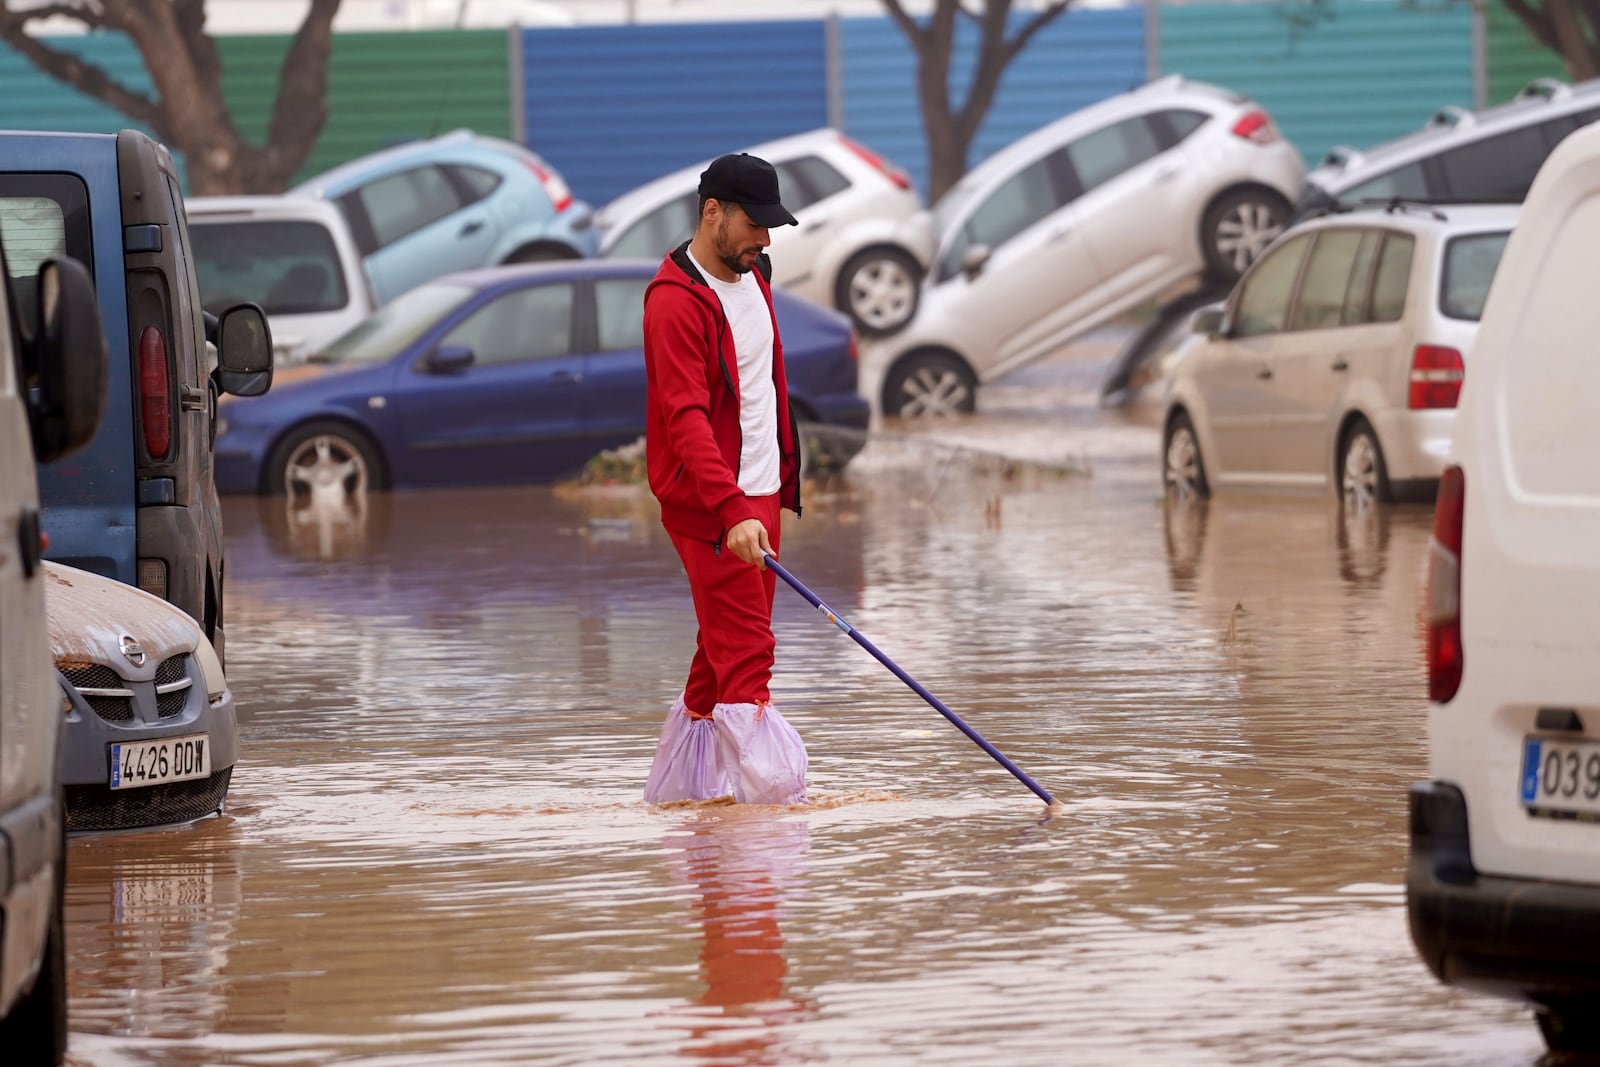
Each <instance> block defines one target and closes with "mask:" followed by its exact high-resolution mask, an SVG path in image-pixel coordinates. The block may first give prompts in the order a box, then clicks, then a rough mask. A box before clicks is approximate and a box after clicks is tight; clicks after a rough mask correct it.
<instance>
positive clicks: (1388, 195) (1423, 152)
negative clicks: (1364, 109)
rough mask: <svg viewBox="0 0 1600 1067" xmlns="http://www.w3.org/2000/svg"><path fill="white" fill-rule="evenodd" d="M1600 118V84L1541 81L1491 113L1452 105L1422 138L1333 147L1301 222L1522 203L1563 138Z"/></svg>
mask: <svg viewBox="0 0 1600 1067" xmlns="http://www.w3.org/2000/svg"><path fill="white" fill-rule="evenodd" d="M1597 118H1600V79H1595V80H1592V81H1586V82H1579V83H1578V84H1577V85H1567V84H1565V83H1563V82H1558V81H1553V80H1551V79H1549V78H1541V79H1539V80H1537V81H1534V82H1531V83H1529V84H1528V85H1527V86H1526V87H1525V88H1524V89H1523V90H1522V91H1521V92H1519V93H1518V94H1517V95H1516V97H1515V98H1513V99H1512V100H1511V101H1510V102H1508V103H1505V104H1501V105H1500V106H1498V107H1492V108H1488V109H1487V110H1484V111H1478V112H1473V111H1468V110H1466V109H1465V108H1461V107H1455V106H1446V107H1442V108H1440V109H1439V110H1438V111H1436V112H1435V113H1434V114H1433V116H1432V117H1431V118H1430V119H1429V120H1428V122H1427V124H1426V125H1425V126H1424V127H1423V128H1422V129H1420V130H1418V131H1416V132H1415V133H1410V134H1407V135H1405V136H1404V137H1400V138H1396V139H1395V140H1393V141H1386V142H1385V143H1383V144H1380V145H1377V146H1374V147H1372V148H1368V149H1366V150H1364V151H1362V150H1358V149H1354V148H1350V147H1347V146H1344V145H1340V146H1338V147H1335V148H1332V149H1330V150H1329V151H1328V152H1327V154H1326V155H1324V156H1323V159H1322V162H1321V163H1319V164H1318V165H1317V167H1316V168H1315V169H1314V170H1312V171H1311V173H1310V174H1307V175H1306V184H1305V188H1304V189H1303V190H1302V191H1301V194H1300V201H1299V203H1298V204H1297V205H1296V215H1297V216H1301V217H1303V216H1307V215H1311V214H1314V213H1316V212H1318V211H1326V210H1328V209H1329V208H1332V207H1335V206H1341V205H1342V206H1347V207H1348V206H1354V205H1357V204H1361V203H1363V202H1367V203H1370V202H1373V201H1386V200H1389V199H1392V198H1395V197H1405V198H1410V199H1420V200H1430V201H1433V202H1435V203H1444V202H1455V203H1463V202H1477V203H1507V204H1515V203H1521V202H1522V199H1523V197H1525V196H1527V195H1528V186H1529V185H1531V184H1532V183H1533V176H1534V174H1535V173H1537V171H1538V170H1539V167H1540V165H1541V164H1543V163H1544V161H1545V158H1546V157H1547V156H1549V154H1550V152H1551V150H1552V149H1554V148H1555V146H1556V145H1557V144H1559V143H1560V142H1561V140H1562V138H1564V137H1566V136H1567V134H1569V133H1571V132H1572V131H1573V130H1576V129H1577V128H1578V127H1580V126H1585V125H1587V124H1589V123H1591V122H1593V121H1594V120H1595V119H1597Z"/></svg>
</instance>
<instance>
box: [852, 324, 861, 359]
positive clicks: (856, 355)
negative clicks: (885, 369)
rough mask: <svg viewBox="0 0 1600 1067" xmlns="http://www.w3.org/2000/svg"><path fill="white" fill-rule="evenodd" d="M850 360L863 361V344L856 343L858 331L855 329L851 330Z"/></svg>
mask: <svg viewBox="0 0 1600 1067" xmlns="http://www.w3.org/2000/svg"><path fill="white" fill-rule="evenodd" d="M850 362H851V363H860V362H861V346H860V345H858V344H856V332H855V331H854V330H851V331H850Z"/></svg>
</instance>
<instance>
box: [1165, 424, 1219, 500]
mask: <svg viewBox="0 0 1600 1067" xmlns="http://www.w3.org/2000/svg"><path fill="white" fill-rule="evenodd" d="M1161 481H1162V484H1163V485H1164V486H1165V487H1166V489H1167V491H1168V492H1169V493H1175V494H1177V495H1178V496H1179V497H1183V496H1196V497H1201V498H1204V497H1208V496H1210V495H1211V483H1210V482H1208V481H1207V480H1206V464H1205V458H1204V457H1203V456H1202V455H1201V454H1200V435H1199V434H1197V433H1195V430H1194V423H1193V422H1192V421H1191V420H1190V419H1189V416H1188V413H1187V412H1183V411H1180V412H1178V413H1177V414H1176V415H1174V416H1173V417H1172V418H1171V419H1169V420H1168V421H1167V432H1166V433H1165V434H1163V435H1162V438H1161Z"/></svg>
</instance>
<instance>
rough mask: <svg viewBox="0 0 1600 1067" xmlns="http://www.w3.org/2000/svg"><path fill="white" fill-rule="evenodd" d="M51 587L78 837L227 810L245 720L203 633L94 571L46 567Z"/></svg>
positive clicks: (161, 604) (68, 785)
mask: <svg viewBox="0 0 1600 1067" xmlns="http://www.w3.org/2000/svg"><path fill="white" fill-rule="evenodd" d="M44 578H45V607H46V611H47V614H48V617H49V628H50V652H51V655H52V656H53V657H54V659H55V666H56V675H57V681H58V682H59V683H60V686H61V696H62V700H63V704H64V707H65V710H66V745H65V749H64V750H63V760H62V783H63V785H64V787H65V792H66V807H67V829H68V830H71V831H83V830H125V829H131V828H134V827H144V826H164V825H168V824H172V823H184V822H191V821H193V820H195V819H199V818H202V817H203V816H206V815H209V814H211V813H213V812H215V811H219V810H220V809H221V808H222V804H223V801H224V799H225V798H226V796H227V793H228V783H229V781H230V779H231V778H232V775H233V766H234V762H235V761H236V759H237V758H238V750H239V740H238V722H237V718H236V715H235V711H234V704H233V693H232V691H231V690H230V689H229V688H228V682H227V679H226V678H225V677H224V676H223V673H222V664H221V662H220V661H219V660H218V659H217V654H216V652H215V650H214V649H213V648H212V646H211V642H209V641H207V640H206V636H205V634H204V633H203V632H202V631H201V629H200V626H199V624H198V623H196V622H195V621H194V620H193V619H192V618H190V617H189V616H188V615H186V614H184V613H183V612H182V611H179V610H178V609H177V608H175V607H173V606H172V605H171V604H168V603H167V602H166V601H164V600H162V599H160V598H159V597H155V596H152V595H151V594H149V593H146V592H143V591H142V590H139V589H135V588H133V587H132V586H128V585H124V584H122V583H121V582H117V581H113V580H112V579H110V578H104V577H101V576H100V575H98V574H92V573H90V572H89V571H83V570H78V569H77V568H75V567H68V566H66V565H65V564H60V563H46V564H44Z"/></svg>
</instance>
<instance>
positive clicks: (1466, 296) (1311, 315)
mask: <svg viewBox="0 0 1600 1067" xmlns="http://www.w3.org/2000/svg"><path fill="white" fill-rule="evenodd" d="M1517 210H1518V209H1517V207H1516V206H1514V205H1481V206H1473V207H1466V206H1453V207H1449V208H1439V207H1431V206H1428V205H1395V206H1392V207H1390V208H1388V209H1383V210H1372V211H1361V212H1350V213H1345V214H1337V215H1329V216H1326V217H1324V218H1320V219H1315V220H1313V221H1311V222H1307V223H1303V224H1302V225H1300V226H1297V227H1295V228H1294V229H1293V230H1291V231H1290V232H1289V233H1287V234H1285V235H1284V236H1283V238H1282V240H1280V241H1279V242H1278V243H1277V244H1275V245H1274V246H1273V247H1272V248H1271V249H1270V250H1269V251H1268V252H1267V254H1266V255H1264V256H1263V257H1261V259H1260V260H1259V261H1258V262H1257V263H1256V264H1255V266H1253V267H1252V268H1251V269H1250V271H1249V273H1247V274H1246V275H1245V276H1244V278H1243V279H1242V280H1241V281H1240V282H1239V284H1238V285H1237V286H1236V287H1235V288H1234V290H1233V293H1232V294H1231V296H1230V297H1229V298H1228V301H1227V303H1226V304H1225V305H1224V306H1223V307H1222V308H1208V309H1203V310H1201V311H1198V312H1196V313H1195V316H1194V320H1193V325H1194V330H1195V335H1196V336H1194V337H1193V338H1192V339H1191V341H1190V342H1189V343H1188V345H1187V346H1186V347H1185V348H1184V349H1183V350H1181V351H1180V352H1179V353H1177V354H1175V356H1174V357H1173V359H1172V362H1171V365H1170V369H1169V371H1168V378H1167V388H1168V393H1167V395H1166V401H1165V404H1164V413H1163V418H1162V426H1163V437H1162V469H1163V477H1164V479H1165V481H1166V483H1167V485H1168V486H1169V487H1171V488H1174V489H1176V490H1178V491H1180V492H1184V493H1195V494H1199V495H1205V494H1207V493H1209V492H1211V491H1212V490H1213V489H1217V488H1222V487H1235V486H1254V487H1258V488H1259V487H1272V488H1297V489H1307V490H1326V488H1327V487H1329V486H1330V485H1331V486H1334V487H1336V488H1337V490H1338V492H1339V493H1340V495H1341V497H1343V498H1344V500H1345V501H1346V502H1347V503H1353V504H1357V505H1364V504H1366V503H1369V502H1371V501H1375V500H1376V501H1386V500H1404V499H1431V498H1432V495H1433V493H1434V490H1435V489H1436V488H1437V486H1438V482H1439V476H1440V473H1441V472H1442V471H1443V469H1444V465H1445V456H1446V454H1447V453H1448V451H1449V446H1450V429H1451V426H1452V424H1453V422H1454V420H1455V407H1456V399H1457V396H1458V395H1459V393H1460V391H1461V382H1462V378H1463V376H1464V375H1465V374H1466V367H1467V360H1468V358H1469V353H1470V350H1471V347H1472V342H1473V339H1474V337H1475V336H1476V334H1477V327H1478V317H1479V316H1480V315H1481V314H1482V313H1483V305H1484V301H1485V300H1486V299H1487V297H1488V294H1489V286H1490V283H1491V282H1492V281H1493V279H1494V275H1495V271H1496V269H1497V267H1498V265H1499V262H1500V254H1501V252H1502V251H1503V250H1504V248H1505V245H1506V239H1507V237H1508V236H1509V235H1510V233H1511V230H1512V227H1513V226H1514V225H1515V223H1516V219H1517Z"/></svg>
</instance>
